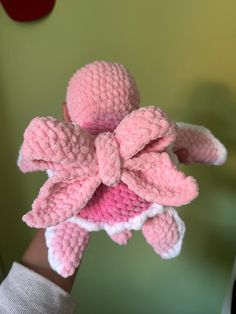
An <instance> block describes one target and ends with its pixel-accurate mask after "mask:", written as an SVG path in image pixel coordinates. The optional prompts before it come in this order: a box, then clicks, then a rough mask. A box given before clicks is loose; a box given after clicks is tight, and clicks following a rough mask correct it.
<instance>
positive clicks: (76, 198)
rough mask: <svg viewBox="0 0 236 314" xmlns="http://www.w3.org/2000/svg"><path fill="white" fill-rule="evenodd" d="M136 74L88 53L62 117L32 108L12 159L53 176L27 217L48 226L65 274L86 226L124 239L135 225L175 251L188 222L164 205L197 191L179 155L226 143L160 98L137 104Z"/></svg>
mask: <svg viewBox="0 0 236 314" xmlns="http://www.w3.org/2000/svg"><path fill="white" fill-rule="evenodd" d="M138 106H139V93H138V89H137V86H136V84H135V81H134V79H133V77H132V76H131V75H130V73H129V72H128V71H127V70H126V69H125V68H124V67H123V66H122V65H120V64H117V63H111V62H104V61H103V62H94V63H91V64H89V65H86V66H85V67H83V68H82V69H80V70H78V71H77V72H76V73H75V74H74V75H73V77H72V78H71V79H70V81H69V84H68V89H67V97H66V103H65V106H64V109H65V111H64V116H65V122H62V121H59V120H56V119H54V118H52V117H37V118H34V119H33V120H32V121H31V123H30V124H29V126H28V127H27V129H26V130H25V133H24V141H23V144H22V147H21V151H20V157H19V160H18V165H19V167H20V169H21V170H22V171H23V172H28V171H36V170H46V171H47V173H48V175H49V179H48V180H47V181H46V182H45V183H44V185H43V186H42V187H41V189H40V192H39V195H38V197H37V198H36V199H35V201H34V202H33V205H32V210H31V211H30V212H28V213H27V214H26V215H25V216H24V217H23V220H24V221H25V222H26V223H27V224H28V225H30V226H33V227H47V229H46V243H47V246H48V249H49V250H48V257H49V262H50V264H51V266H52V268H53V269H54V270H56V271H57V272H58V273H59V274H61V275H62V276H64V277H67V276H70V275H72V274H73V272H74V270H75V268H76V267H78V265H79V264H80V260H81V258H82V255H83V252H84V250H85V248H86V246H87V243H88V240H89V232H90V231H98V230H101V229H104V230H106V232H107V233H108V235H109V236H110V238H111V239H112V240H113V241H115V242H116V243H118V244H126V243H127V242H128V240H129V239H130V238H131V236H132V234H131V231H132V230H141V231H142V232H143V235H144V237H145V239H146V240H147V242H148V243H149V244H150V245H151V246H152V247H153V249H154V251H155V252H156V253H158V254H159V255H160V256H161V257H162V258H172V257H175V256H176V255H178V254H179V252H180V250H181V245H182V240H183V236H184V232H185V227H184V223H183V222H182V220H181V219H180V218H179V216H178V214H177V212H176V210H175V209H174V208H173V207H170V206H180V205H184V204H187V203H189V202H190V201H191V200H193V199H194V198H195V197H196V196H197V194H198V187H197V184H196V181H195V179H194V178H192V177H190V176H185V175H184V173H183V172H181V171H180V170H178V168H177V166H178V163H179V162H182V163H186V164H189V163H191V162H202V163H208V164H216V165H218V164H222V163H223V162H224V161H225V159H226V149H225V148H224V146H223V145H222V144H221V143H220V142H219V141H218V140H217V139H216V138H215V137H214V136H213V135H212V133H211V132H210V131H209V130H207V129H205V128H203V127H199V126H194V125H190V124H183V123H177V124H175V123H173V122H171V121H170V120H169V119H168V118H167V116H166V114H165V113H164V112H163V111H162V110H161V109H160V108H158V107H154V106H148V107H144V108H140V109H138Z"/></svg>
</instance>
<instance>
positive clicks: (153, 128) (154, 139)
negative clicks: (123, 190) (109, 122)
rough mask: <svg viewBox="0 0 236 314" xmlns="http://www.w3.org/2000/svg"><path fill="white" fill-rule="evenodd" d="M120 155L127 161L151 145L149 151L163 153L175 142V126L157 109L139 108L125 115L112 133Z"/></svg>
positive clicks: (150, 107) (151, 107) (152, 107)
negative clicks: (118, 146)
mask: <svg viewBox="0 0 236 314" xmlns="http://www.w3.org/2000/svg"><path fill="white" fill-rule="evenodd" d="M114 134H115V137H116V140H117V141H118V143H119V145H120V155H121V157H122V158H123V159H125V160H127V159H129V158H131V157H133V156H134V155H135V154H137V153H138V152H140V151H141V150H142V149H143V148H144V147H145V146H146V145H148V144H151V147H150V148H151V150H153V149H155V151H158V152H160V151H163V150H164V149H165V148H166V147H167V146H168V145H169V144H170V143H172V142H173V141H174V140H175V124H174V123H172V122H170V121H169V120H168V118H167V116H166V114H165V113H164V112H163V111H162V110H161V109H159V108H158V107H154V106H149V107H145V108H140V109H138V110H135V111H133V112H131V113H130V114H129V115H127V116H126V117H125V118H124V119H123V120H122V121H121V123H120V124H119V125H118V127H117V128H116V129H115V131H114Z"/></svg>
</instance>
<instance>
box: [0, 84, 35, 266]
mask: <svg viewBox="0 0 236 314" xmlns="http://www.w3.org/2000/svg"><path fill="white" fill-rule="evenodd" d="M0 82H2V80H0ZM0 85H2V84H0ZM3 89H4V88H3V87H2V86H0V95H1V96H0V116H1V127H0V143H1V154H0V164H1V179H0V191H1V192H0V197H1V210H0V256H1V259H2V261H3V265H4V271H5V272H7V271H8V270H9V267H10V266H11V264H12V262H13V261H15V260H17V259H19V258H20V256H21V254H22V251H23V250H24V247H25V245H26V239H27V238H29V232H28V230H27V228H26V227H25V226H24V224H23V223H22V220H21V216H22V214H23V209H24V206H25V205H24V204H25V203H26V202H25V200H26V198H25V195H24V189H22V184H21V178H20V175H21V174H20V171H19V170H18V168H17V165H16V159H17V153H18V152H17V150H18V148H17V149H16V148H15V145H16V140H15V139H14V137H15V135H14V131H13V130H12V128H11V121H10V119H9V117H8V115H7V110H6V106H7V99H5V97H4V90H3Z"/></svg>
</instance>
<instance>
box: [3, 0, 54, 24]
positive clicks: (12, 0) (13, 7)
mask: <svg viewBox="0 0 236 314" xmlns="http://www.w3.org/2000/svg"><path fill="white" fill-rule="evenodd" d="M0 2H1V3H2V6H3V8H4V9H5V11H6V12H7V14H8V15H9V16H10V17H11V18H12V19H13V20H15V21H18V22H28V21H34V20H37V19H40V18H42V17H44V16H45V15H47V14H49V13H50V12H51V11H52V9H53V7H54V5H55V2H56V0H0Z"/></svg>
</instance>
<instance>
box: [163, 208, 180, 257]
mask: <svg viewBox="0 0 236 314" xmlns="http://www.w3.org/2000/svg"><path fill="white" fill-rule="evenodd" d="M166 211H167V212H168V213H169V214H170V215H171V216H172V217H174V220H175V222H176V224H177V227H178V232H179V240H178V241H177V242H176V243H175V245H174V246H173V247H172V248H170V249H169V250H168V251H167V252H165V253H163V254H160V253H158V254H160V256H161V257H162V258H163V259H170V258H174V257H176V256H177V255H179V253H180V251H181V248H182V243H183V238H184V233H185V224H184V222H183V221H182V219H181V218H180V217H179V215H178V214H177V211H176V210H175V209H174V208H172V207H170V208H168V209H166Z"/></svg>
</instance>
